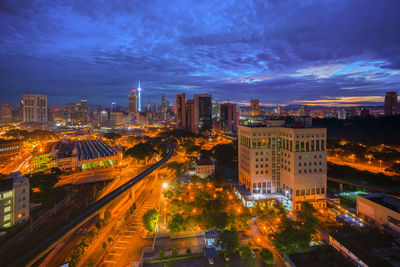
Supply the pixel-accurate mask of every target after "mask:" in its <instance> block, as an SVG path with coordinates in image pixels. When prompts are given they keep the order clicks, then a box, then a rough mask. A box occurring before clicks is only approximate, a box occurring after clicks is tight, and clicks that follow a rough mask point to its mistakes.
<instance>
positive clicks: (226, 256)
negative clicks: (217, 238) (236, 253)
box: [224, 253, 230, 261]
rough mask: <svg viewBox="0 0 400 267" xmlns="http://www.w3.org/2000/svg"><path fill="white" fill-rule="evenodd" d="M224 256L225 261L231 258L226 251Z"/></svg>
mask: <svg viewBox="0 0 400 267" xmlns="http://www.w3.org/2000/svg"><path fill="white" fill-rule="evenodd" d="M224 258H225V261H229V260H230V259H229V256H228V254H226V253H224Z"/></svg>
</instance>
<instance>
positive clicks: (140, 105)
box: [138, 81, 142, 112]
mask: <svg viewBox="0 0 400 267" xmlns="http://www.w3.org/2000/svg"><path fill="white" fill-rule="evenodd" d="M141 92H142V88H141V87H140V81H139V86H138V94H139V96H138V99H139V101H138V110H139V112H141V111H142V93H141Z"/></svg>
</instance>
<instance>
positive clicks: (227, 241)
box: [218, 230, 239, 253]
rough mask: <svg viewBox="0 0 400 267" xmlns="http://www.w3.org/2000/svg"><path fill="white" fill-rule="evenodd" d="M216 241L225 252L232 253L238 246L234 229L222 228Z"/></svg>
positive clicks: (237, 237)
mask: <svg viewBox="0 0 400 267" xmlns="http://www.w3.org/2000/svg"><path fill="white" fill-rule="evenodd" d="M218 243H219V245H220V246H221V248H223V249H224V250H225V251H226V252H228V253H232V252H234V251H235V250H236V249H237V248H238V247H239V235H238V233H237V232H236V231H235V230H233V231H229V230H224V231H223V232H222V233H221V235H220V237H219V240H218Z"/></svg>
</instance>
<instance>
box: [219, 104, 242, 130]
mask: <svg viewBox="0 0 400 267" xmlns="http://www.w3.org/2000/svg"><path fill="white" fill-rule="evenodd" d="M220 122H221V130H223V131H225V132H232V133H236V132H237V126H238V125H239V113H238V112H237V109H236V104H233V103H224V104H222V105H221V116H220Z"/></svg>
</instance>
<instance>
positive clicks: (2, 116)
mask: <svg viewBox="0 0 400 267" xmlns="http://www.w3.org/2000/svg"><path fill="white" fill-rule="evenodd" d="M0 122H3V123H10V122H12V107H11V105H8V104H4V105H2V106H1V110H0Z"/></svg>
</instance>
